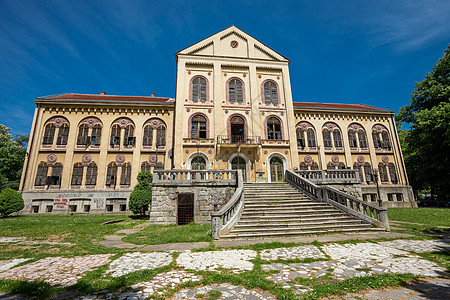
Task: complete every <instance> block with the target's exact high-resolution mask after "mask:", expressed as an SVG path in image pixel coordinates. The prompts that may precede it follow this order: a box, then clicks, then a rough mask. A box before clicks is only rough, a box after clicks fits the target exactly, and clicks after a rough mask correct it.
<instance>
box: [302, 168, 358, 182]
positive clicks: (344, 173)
mask: <svg viewBox="0 0 450 300" xmlns="http://www.w3.org/2000/svg"><path fill="white" fill-rule="evenodd" d="M295 173H297V174H298V175H300V176H301V177H303V178H306V179H309V180H312V181H314V182H316V183H318V184H327V183H333V182H336V183H341V182H348V183H361V181H360V176H359V171H358V170H355V169H337V170H296V171H295Z"/></svg>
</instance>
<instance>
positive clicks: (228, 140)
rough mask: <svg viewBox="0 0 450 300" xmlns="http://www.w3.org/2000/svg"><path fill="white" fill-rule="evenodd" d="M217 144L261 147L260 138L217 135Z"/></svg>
mask: <svg viewBox="0 0 450 300" xmlns="http://www.w3.org/2000/svg"><path fill="white" fill-rule="evenodd" d="M217 144H231V145H233V144H236V145H261V137H260V136H244V135H231V136H227V135H218V136H217Z"/></svg>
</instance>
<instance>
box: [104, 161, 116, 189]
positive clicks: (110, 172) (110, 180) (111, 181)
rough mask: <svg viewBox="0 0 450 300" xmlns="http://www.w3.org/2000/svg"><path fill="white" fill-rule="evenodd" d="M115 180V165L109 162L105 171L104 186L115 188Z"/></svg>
mask: <svg viewBox="0 0 450 300" xmlns="http://www.w3.org/2000/svg"><path fill="white" fill-rule="evenodd" d="M116 180H117V164H116V163H115V162H113V161H112V162H110V163H109V164H108V169H107V170H106V186H116Z"/></svg>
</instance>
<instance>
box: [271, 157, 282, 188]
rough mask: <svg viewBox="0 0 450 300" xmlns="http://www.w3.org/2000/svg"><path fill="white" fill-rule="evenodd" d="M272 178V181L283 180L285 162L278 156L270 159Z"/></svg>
mask: <svg viewBox="0 0 450 300" xmlns="http://www.w3.org/2000/svg"><path fill="white" fill-rule="evenodd" d="M270 180H271V181H272V182H277V181H283V162H282V161H281V159H280V158H278V157H272V158H271V159H270Z"/></svg>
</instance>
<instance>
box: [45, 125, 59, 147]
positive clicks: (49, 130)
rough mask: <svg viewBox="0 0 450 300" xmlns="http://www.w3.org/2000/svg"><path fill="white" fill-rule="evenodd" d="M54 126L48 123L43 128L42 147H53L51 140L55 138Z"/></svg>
mask: <svg viewBox="0 0 450 300" xmlns="http://www.w3.org/2000/svg"><path fill="white" fill-rule="evenodd" d="M55 129H56V127H55V125H54V124H53V123H49V124H47V125H46V126H45V130H44V138H43V140H42V144H43V145H53V138H54V137H55Z"/></svg>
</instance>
